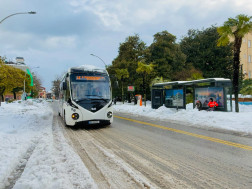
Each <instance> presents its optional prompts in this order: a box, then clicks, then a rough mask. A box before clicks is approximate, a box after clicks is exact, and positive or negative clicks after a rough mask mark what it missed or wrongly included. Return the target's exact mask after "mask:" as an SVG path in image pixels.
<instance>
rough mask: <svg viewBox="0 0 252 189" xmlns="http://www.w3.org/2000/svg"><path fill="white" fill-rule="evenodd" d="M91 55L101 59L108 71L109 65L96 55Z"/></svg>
mask: <svg viewBox="0 0 252 189" xmlns="http://www.w3.org/2000/svg"><path fill="white" fill-rule="evenodd" d="M90 55H91V56H95V57H97V58H99V59H100V60H101V61H102V62H103V64H104V65H105V68H106V69H107V64H106V63H105V62H104V61H103V60H102V59H101V58H100V57H99V56H97V55H95V54H90Z"/></svg>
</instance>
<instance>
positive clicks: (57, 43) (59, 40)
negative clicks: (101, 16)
mask: <svg viewBox="0 0 252 189" xmlns="http://www.w3.org/2000/svg"><path fill="white" fill-rule="evenodd" d="M42 43H44V44H45V46H46V47H47V48H52V49H57V48H75V47H76V43H77V40H76V36H52V37H48V38H47V39H46V40H45V42H42Z"/></svg>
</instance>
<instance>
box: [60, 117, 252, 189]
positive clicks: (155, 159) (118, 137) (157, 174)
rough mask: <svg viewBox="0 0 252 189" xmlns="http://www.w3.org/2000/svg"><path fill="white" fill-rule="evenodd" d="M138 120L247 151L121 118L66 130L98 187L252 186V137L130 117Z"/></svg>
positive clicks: (66, 134)
mask: <svg viewBox="0 0 252 189" xmlns="http://www.w3.org/2000/svg"><path fill="white" fill-rule="evenodd" d="M120 116H123V117H126V116H128V115H125V114H124V115H123V114H120ZM136 119H138V120H139V121H141V122H148V123H155V124H160V125H165V124H166V126H169V127H173V128H176V129H180V130H185V131H187V132H190V133H196V134H198V135H204V136H208V137H215V138H218V139H222V140H224V141H227V142H228V141H231V142H233V143H237V144H244V146H246V147H247V148H248V149H245V148H240V147H234V146H232V145H231V146H230V145H229V143H226V144H224V143H219V142H216V141H209V140H205V139H202V138H197V137H193V136H190V135H184V134H181V133H176V132H171V131H166V130H163V129H160V128H156V127H152V126H149V125H146V124H144V123H143V124H141V123H136V122H134V121H129V120H124V119H121V118H115V119H114V123H113V124H112V125H111V126H109V127H104V128H99V127H98V128H94V129H83V128H79V129H72V128H65V129H64V133H65V134H64V135H65V137H66V138H68V139H69V141H70V143H71V145H72V146H73V148H75V150H76V152H77V153H78V154H79V155H80V157H81V159H82V160H83V162H84V163H85V165H86V166H87V168H88V170H89V172H90V174H91V175H92V178H93V179H94V180H95V182H96V184H97V185H98V187H99V188H143V187H145V188H149V187H150V188H252V158H251V157H252V151H251V149H252V148H251V149H250V148H249V147H251V146H252V138H250V137H242V136H235V135H231V134H227V133H218V132H216V131H207V130H203V129H198V128H191V127H189V128H188V127H184V126H182V125H177V124H169V123H167V122H166V123H165V122H158V123H157V122H154V121H151V120H146V118H145V119H144V120H141V118H136V117H131V120H136ZM58 122H59V123H62V128H64V127H63V122H62V121H61V119H58Z"/></svg>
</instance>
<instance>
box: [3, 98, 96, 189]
mask: <svg viewBox="0 0 252 189" xmlns="http://www.w3.org/2000/svg"><path fill="white" fill-rule="evenodd" d="M40 102H41V103H37V102H35V101H31V100H28V101H25V102H20V103H11V104H2V106H1V107H0V120H1V124H0V141H1V143H0V157H1V161H0V188H5V187H8V188H9V187H10V186H12V185H13V188H19V189H26V188H96V185H95V184H94V181H93V179H92V178H91V176H90V174H89V172H88V170H87V168H86V167H85V165H84V164H83V163H82V161H81V160H80V158H79V156H78V155H77V154H75V152H74V151H73V150H72V148H71V147H70V146H69V145H68V144H67V143H66V141H65V139H64V136H63V134H62V131H61V130H60V128H59V126H58V125H57V122H55V121H53V112H52V109H51V107H50V105H49V103H46V102H44V101H40ZM53 122H54V123H53ZM14 184H15V185H14Z"/></svg>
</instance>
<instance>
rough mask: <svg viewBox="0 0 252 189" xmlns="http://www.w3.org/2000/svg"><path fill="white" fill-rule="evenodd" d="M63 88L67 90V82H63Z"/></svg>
mask: <svg viewBox="0 0 252 189" xmlns="http://www.w3.org/2000/svg"><path fill="white" fill-rule="evenodd" d="M63 90H64V91H65V90H67V83H66V82H63Z"/></svg>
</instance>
